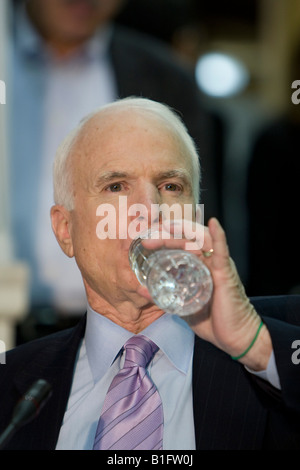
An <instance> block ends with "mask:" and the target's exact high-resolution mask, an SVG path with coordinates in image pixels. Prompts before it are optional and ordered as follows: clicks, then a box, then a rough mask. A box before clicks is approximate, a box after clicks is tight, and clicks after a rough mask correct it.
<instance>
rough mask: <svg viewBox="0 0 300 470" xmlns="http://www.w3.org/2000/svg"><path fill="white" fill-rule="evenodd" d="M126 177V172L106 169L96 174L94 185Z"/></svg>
mask: <svg viewBox="0 0 300 470" xmlns="http://www.w3.org/2000/svg"><path fill="white" fill-rule="evenodd" d="M126 177H128V173H124V172H123V171H107V172H105V173H102V174H101V175H100V176H98V178H97V180H96V186H101V185H103V184H106V183H109V182H110V181H113V180H115V179H123V178H126Z"/></svg>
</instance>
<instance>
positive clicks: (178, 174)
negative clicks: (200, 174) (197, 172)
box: [158, 168, 191, 184]
mask: <svg viewBox="0 0 300 470" xmlns="http://www.w3.org/2000/svg"><path fill="white" fill-rule="evenodd" d="M169 178H179V179H181V180H183V181H184V182H186V183H189V184H191V175H190V173H189V172H188V171H187V170H185V169H181V168H180V169H176V170H167V171H163V172H161V173H159V174H158V179H160V180H164V179H169Z"/></svg>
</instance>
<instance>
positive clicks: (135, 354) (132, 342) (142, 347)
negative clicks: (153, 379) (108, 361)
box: [124, 335, 158, 369]
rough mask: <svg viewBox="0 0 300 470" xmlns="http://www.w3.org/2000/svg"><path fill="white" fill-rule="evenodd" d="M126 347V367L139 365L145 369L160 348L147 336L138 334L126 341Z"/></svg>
mask: <svg viewBox="0 0 300 470" xmlns="http://www.w3.org/2000/svg"><path fill="white" fill-rule="evenodd" d="M124 349H125V362H124V367H134V366H139V367H143V368H144V369H145V368H146V367H147V365H148V364H149V362H150V361H151V359H152V358H153V356H154V354H155V353H156V351H157V350H158V346H156V344H155V343H153V341H151V339H149V338H146V336H142V335H138V336H133V337H132V338H130V339H129V340H128V341H126V343H125V345H124Z"/></svg>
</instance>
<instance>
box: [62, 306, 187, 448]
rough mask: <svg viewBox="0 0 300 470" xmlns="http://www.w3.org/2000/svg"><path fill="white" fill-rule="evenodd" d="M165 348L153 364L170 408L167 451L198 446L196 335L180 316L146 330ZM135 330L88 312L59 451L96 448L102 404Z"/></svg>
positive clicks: (166, 316)
mask: <svg viewBox="0 0 300 470" xmlns="http://www.w3.org/2000/svg"><path fill="white" fill-rule="evenodd" d="M142 334H143V335H145V336H147V337H148V338H150V339H151V340H152V341H154V342H155V343H156V344H157V345H158V347H159V348H160V349H159V351H158V352H157V353H156V355H155V356H154V359H153V360H152V362H151V363H150V365H149V367H148V372H149V375H150V376H151V378H152V380H153V382H154V383H155V384H156V386H157V388H158V390H159V393H160V396H161V399H162V403H163V410H164V443H163V446H164V449H165V450H193V449H195V435H194V419H193V403H192V400H193V398H192V362H193V348H194V333H193V331H192V330H191V329H190V328H189V327H188V325H187V324H186V322H185V321H184V320H182V319H181V318H179V317H177V316H175V315H169V314H164V315H163V316H161V317H160V318H159V319H158V320H156V321H155V322H153V323H152V324H151V325H150V326H148V327H147V328H146V329H145V330H143V332H142ZM131 336H132V333H130V332H129V331H127V330H125V329H124V328H122V327H120V326H118V325H116V324H115V323H113V322H111V321H110V320H108V319H107V318H106V317H104V316H102V315H99V314H98V313H96V312H94V311H93V310H92V309H91V308H90V307H89V308H88V312H87V326H86V334H85V338H84V340H83V342H82V344H81V347H80V350H79V355H78V360H77V363H76V367H75V372H74V380H73V384H72V389H71V393H70V397H69V401H68V405H67V409H66V412H65V415H64V420H63V424H62V427H61V431H60V434H59V439H58V442H57V447H56V449H57V450H81V449H83V450H88V449H92V448H93V442H94V436H95V432H96V428H97V424H98V419H99V417H100V414H101V407H102V405H103V402H104V398H105V395H106V392H107V390H108V387H109V385H110V383H111V381H112V379H113V377H114V376H115V375H116V374H117V372H118V371H119V370H120V368H121V366H122V364H123V361H124V357H123V356H120V355H118V353H119V351H120V350H121V348H122V347H123V345H124V343H125V342H126V341H127V340H128V339H129V338H130V337H131Z"/></svg>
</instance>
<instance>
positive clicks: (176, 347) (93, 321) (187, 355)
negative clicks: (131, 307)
mask: <svg viewBox="0 0 300 470" xmlns="http://www.w3.org/2000/svg"><path fill="white" fill-rule="evenodd" d="M141 334H143V335H145V336H147V337H148V338H150V339H151V340H152V341H154V342H155V343H156V344H157V346H158V347H159V348H160V349H161V351H162V352H163V353H164V354H165V355H166V356H167V358H168V359H169V360H170V361H171V362H172V364H173V365H174V366H175V367H176V368H177V369H178V370H180V371H181V372H182V373H184V374H187V372H188V367H189V364H190V361H191V358H192V355H193V348H194V333H193V331H192V330H191V329H190V328H189V326H188V325H187V323H186V322H185V321H184V320H182V319H181V318H180V317H177V316H175V315H170V314H167V313H165V314H164V315H162V316H161V317H160V318H158V319H157V320H156V321H154V322H153V323H152V324H151V325H149V326H148V327H147V328H145V330H143V331H142V332H141ZM132 336H133V334H132V333H131V332H130V331H128V330H126V329H125V328H122V327H121V326H119V325H117V324H116V323H114V322H112V321H110V320H109V319H108V318H106V317H105V316H103V315H101V314H99V313H97V312H95V311H94V310H93V309H92V308H91V307H90V306H89V305H88V308H87V325H86V332H85V346H86V352H87V357H88V361H89V365H90V368H91V371H92V374H93V378H94V380H95V382H96V381H98V380H100V378H101V377H103V375H104V374H105V373H106V371H107V370H108V369H109V367H110V366H111V364H112V363H113V362H114V360H115V358H116V356H117V355H118V353H119V351H120V350H121V349H122V347H123V345H124V344H125V343H126V341H127V340H128V339H129V338H131V337H132ZM99 358H100V360H99Z"/></svg>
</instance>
